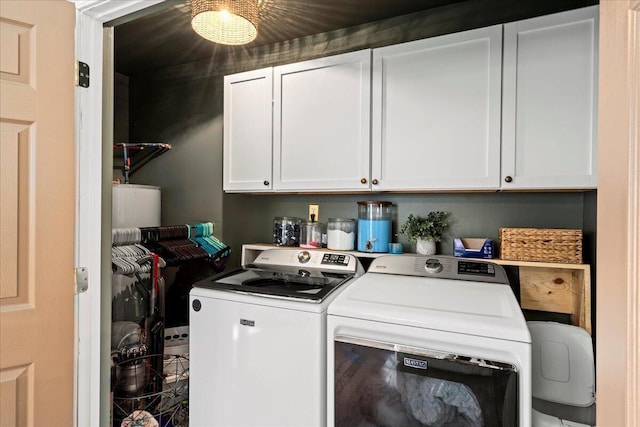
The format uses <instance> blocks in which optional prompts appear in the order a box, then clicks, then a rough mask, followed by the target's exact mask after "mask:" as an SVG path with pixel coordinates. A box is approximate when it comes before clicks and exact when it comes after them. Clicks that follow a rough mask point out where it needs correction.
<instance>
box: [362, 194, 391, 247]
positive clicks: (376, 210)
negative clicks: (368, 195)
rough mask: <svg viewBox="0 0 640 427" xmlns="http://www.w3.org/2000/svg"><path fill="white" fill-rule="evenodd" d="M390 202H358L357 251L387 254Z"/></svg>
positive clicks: (389, 234) (389, 230)
mask: <svg viewBox="0 0 640 427" xmlns="http://www.w3.org/2000/svg"><path fill="white" fill-rule="evenodd" d="M392 207H393V204H392V203H391V202H382V201H363V202H358V250H359V251H360V252H389V243H390V242H391V210H392Z"/></svg>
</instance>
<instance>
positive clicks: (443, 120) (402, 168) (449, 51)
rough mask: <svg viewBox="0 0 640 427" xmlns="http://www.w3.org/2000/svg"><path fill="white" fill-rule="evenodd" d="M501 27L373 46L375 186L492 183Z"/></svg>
mask: <svg viewBox="0 0 640 427" xmlns="http://www.w3.org/2000/svg"><path fill="white" fill-rule="evenodd" d="M501 67H502V26H500V25H496V26H493V27H487V28H481V29H478V30H471V31H465V32H461V33H456V34H450V35H445V36H440V37H434V38H429V39H425V40H418V41H414V42H409V43H403V44H399V45H394V46H388V47H383V48H379V49H375V50H374V51H373V138H372V141H373V142H372V179H375V180H377V181H378V185H377V187H378V188H379V189H380V190H443V189H452V190H456V189H497V188H498V187H499V172H500V96H501V87H500V85H501V78H502V77H501V76H502V74H501Z"/></svg>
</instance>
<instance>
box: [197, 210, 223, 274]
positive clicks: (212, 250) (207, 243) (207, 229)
mask: <svg viewBox="0 0 640 427" xmlns="http://www.w3.org/2000/svg"><path fill="white" fill-rule="evenodd" d="M213 228H214V225H213V223H212V222H202V223H199V224H194V225H191V226H189V240H191V241H192V242H194V243H195V244H197V245H198V246H200V247H201V248H202V249H204V250H205V251H206V252H207V253H208V254H209V256H210V257H211V263H212V265H213V266H214V269H215V270H216V271H217V272H221V271H223V270H224V268H225V266H226V263H227V260H228V258H229V255H231V248H230V247H229V246H227V245H225V244H224V243H222V242H221V241H220V240H218V239H217V238H216V237H215V236H214V235H213Z"/></svg>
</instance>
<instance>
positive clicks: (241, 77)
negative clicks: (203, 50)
mask: <svg viewBox="0 0 640 427" xmlns="http://www.w3.org/2000/svg"><path fill="white" fill-rule="evenodd" d="M272 93H273V79H272V69H271V68H264V69H261V70H255V71H248V72H246V73H238V74H233V75H230V76H225V78H224V166H223V170H224V190H225V191H265V190H271V188H272V184H271V160H272V153H271V146H272V144H271V143H272V123H273V114H272V111H273V108H272V105H273V104H272V98H273V97H272Z"/></svg>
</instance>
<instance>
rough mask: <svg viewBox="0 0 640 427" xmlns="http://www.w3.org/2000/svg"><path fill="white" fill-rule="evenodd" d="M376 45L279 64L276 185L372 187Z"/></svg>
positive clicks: (286, 188) (326, 188) (291, 187)
mask: <svg viewBox="0 0 640 427" xmlns="http://www.w3.org/2000/svg"><path fill="white" fill-rule="evenodd" d="M370 92H371V51H370V50H368V49H367V50H363V51H357V52H352V53H347V54H342V55H336V56H332V57H327V58H321V59H316V60H311V61H305V62H300V63H296V64H290V65H284V66H280V67H275V68H274V93H275V97H274V132H273V133H274V159H273V170H274V177H273V178H274V189H275V190H284V191H296V190H312V191H331V190H338V191H339V190H363V189H364V190H367V189H368V188H369V147H370V130H369V128H370V117H371V114H370V102H371V95H370Z"/></svg>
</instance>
